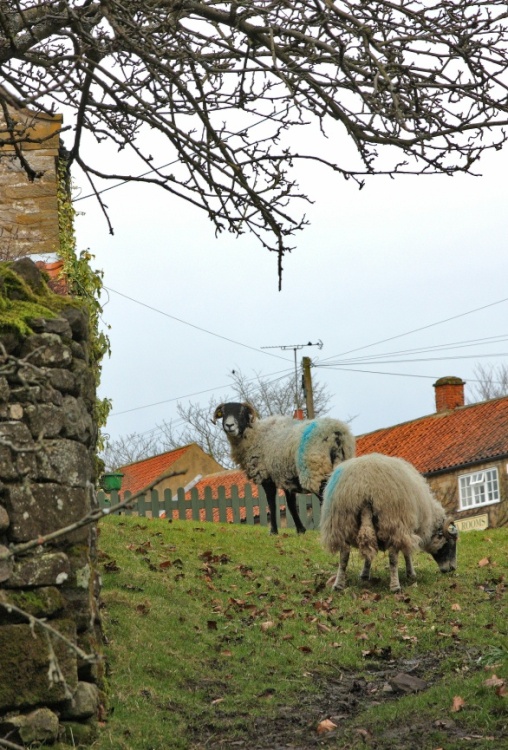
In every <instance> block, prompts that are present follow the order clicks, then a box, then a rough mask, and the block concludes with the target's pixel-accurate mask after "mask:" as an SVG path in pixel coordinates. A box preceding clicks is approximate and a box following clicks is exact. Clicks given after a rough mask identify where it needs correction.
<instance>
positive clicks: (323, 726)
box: [317, 719, 337, 734]
mask: <svg viewBox="0 0 508 750" xmlns="http://www.w3.org/2000/svg"><path fill="white" fill-rule="evenodd" d="M334 729H337V724H334V723H333V721H330V719H323V721H320V722H319V724H318V725H317V733H318V734H325V733H326V732H332V731H333V730H334Z"/></svg>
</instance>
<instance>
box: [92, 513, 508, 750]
mask: <svg viewBox="0 0 508 750" xmlns="http://www.w3.org/2000/svg"><path fill="white" fill-rule="evenodd" d="M100 550H101V552H100V559H101V563H100V564H101V568H102V575H103V582H104V588H103V602H104V608H103V619H104V628H105V632H106V635H107V638H108V646H107V651H106V658H107V663H108V672H109V678H108V679H109V690H110V705H109V712H108V716H107V721H105V722H104V726H103V727H102V729H101V735H100V737H99V739H98V740H97V742H96V743H95V745H94V748H95V750H111V749H112V748H114V749H115V750H198V749H199V750H205V748H206V749H207V750H208V749H209V748H215V749H217V748H240V749H241V748H249V750H252V749H253V748H256V749H257V748H264V749H265V750H268V749H269V748H270V749H272V750H275V749H276V748H285V747H291V748H300V749H303V748H311V747H312V748H314V747H316V746H318V747H319V746H321V745H323V746H325V747H327V748H360V747H374V748H380V749H385V748H386V749H388V748H390V750H397V749H398V748H400V750H407V749H408V748H412V747H417V748H419V750H427V749H428V750H436V749H437V748H443V749H444V750H455V749H456V748H468V749H470V748H474V749H475V750H483V748H489V749H492V750H498V749H499V748H503V747H508V695H507V686H508V658H507V654H508V652H507V649H508V639H507V637H506V636H507V628H508V621H507V611H506V597H507V581H506V577H505V575H506V573H505V571H506V570H507V569H508V529H507V528H504V529H489V530H488V531H485V532H469V533H467V534H463V535H462V537H461V539H460V541H459V552H458V563H459V567H458V571H457V573H455V574H452V575H450V576H443V575H442V574H440V573H439V570H438V568H437V566H436V565H435V563H434V561H433V560H432V559H431V558H430V557H429V556H427V555H425V554H420V555H418V556H417V557H416V560H415V563H416V570H417V575H418V582H417V584H414V585H410V586H407V587H406V588H404V590H403V593H401V594H397V595H393V594H390V592H389V590H388V579H389V576H388V566H387V558H386V556H385V555H379V556H378V558H377V560H376V562H375V563H374V567H373V575H374V579H373V581H372V582H371V583H370V584H369V585H367V586H366V585H365V584H360V582H359V581H358V574H359V571H360V560H359V558H358V555H357V554H354V553H353V554H352V559H351V562H350V570H349V571H348V572H349V587H348V588H347V589H346V591H345V592H344V593H336V592H332V591H331V590H330V589H329V588H328V587H327V586H326V582H327V580H328V578H329V577H330V575H331V574H332V573H333V572H335V569H336V565H337V562H336V560H335V559H332V558H331V557H330V555H328V554H327V553H325V552H324V551H323V550H322V549H321V547H320V544H319V535H318V534H317V533H316V532H308V533H307V534H305V535H304V536H297V535H296V534H295V533H294V532H288V533H281V534H280V535H279V536H278V537H273V536H270V535H269V534H268V532H267V530H266V528H261V527H259V526H254V527H247V526H243V525H242V526H239V525H219V524H211V523H208V524H206V523H203V524H198V523H194V522H190V521H188V522H174V523H168V522H167V521H159V520H147V519H140V518H132V517H131V518H126V517H114V518H108V519H106V520H104V521H103V522H101V528H100ZM402 562H403V561H401V563H402ZM402 576H403V574H401V582H402V583H403V577H402ZM403 586H404V583H403ZM400 673H404V674H405V675H408V676H409V679H412V678H419V679H420V680H423V684H421V683H420V685H419V686H420V688H421V689H420V690H418V692H414V691H410V692H405V691H404V690H403V689H402V688H401V684H400V678H398V677H397V675H399V674H400ZM410 687H411V686H410ZM413 687H414V686H413ZM324 720H329V721H330V722H331V724H330V725H328V727H329V728H330V729H331V731H326V732H324V731H323V732H322V733H321V732H320V731H319V730H320V729H321V728H324V727H323V726H322V724H321V722H323V721H324Z"/></svg>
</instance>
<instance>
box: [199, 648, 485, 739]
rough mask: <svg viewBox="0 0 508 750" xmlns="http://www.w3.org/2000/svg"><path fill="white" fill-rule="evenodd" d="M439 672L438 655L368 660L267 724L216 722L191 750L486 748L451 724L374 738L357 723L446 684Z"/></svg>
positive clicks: (323, 682) (403, 728)
mask: <svg viewBox="0 0 508 750" xmlns="http://www.w3.org/2000/svg"><path fill="white" fill-rule="evenodd" d="M441 670H442V655H439V654H431V655H428V654H427V655H424V656H422V657H421V658H419V659H412V660H400V661H398V662H395V661H392V660H390V659H389V657H388V656H386V655H385V658H383V656H382V655H381V654H380V655H378V658H373V659H372V660H370V661H369V660H366V668H365V670H364V672H363V674H362V676H361V677H360V676H357V675H354V674H351V673H348V672H347V671H342V670H340V669H339V670H338V671H337V675H336V676H328V677H326V678H325V677H323V675H318V674H316V675H313V676H312V679H313V680H314V682H315V688H316V690H315V692H313V693H312V694H305V695H303V696H302V698H301V701H300V702H299V703H298V705H297V706H283V707H280V708H279V709H278V711H277V714H276V716H270V718H266V719H264V718H256V719H252V718H251V719H249V718H248V717H247V716H246V717H244V718H245V723H244V725H243V728H242V729H240V728H239V725H238V723H237V725H236V728H235V731H234V732H230V731H228V729H227V728H226V726H225V725H227V723H228V719H227V717H226V716H224V717H223V719H224V723H222V722H221V720H220V718H219V717H217V719H218V721H217V724H215V726H214V727H209V730H210V731H209V733H208V736H206V737H203V736H201V737H200V738H199V739H198V738H197V737H196V738H194V742H193V744H191V745H190V747H191V748H192V750H204V749H205V748H206V749H207V750H209V749H211V750H233V749H234V748H237V749H239V750H247V749H248V750H307V749H310V748H315V747H330V748H343V749H344V750H346V749H347V750H353V748H354V749H356V748H358V749H359V748H362V747H369V748H378V749H381V748H382V749H383V750H384V749H385V748H386V750H388V748H389V749H390V750H408V748H411V747H415V748H416V747H418V748H427V747H436V748H437V747H440V743H443V741H444V740H451V739H452V738H453V740H454V742H457V741H458V742H459V745H454V746H457V747H458V746H460V745H461V742H460V740H461V738H463V739H464V743H465V744H464V747H466V746H467V747H468V748H475V747H478V746H480V745H481V746H482V747H485V746H486V745H485V744H483V741H484V740H486V739H487V738H485V737H482V738H480V737H478V738H475V737H474V736H473V737H472V736H467V737H466V736H465V735H464V734H463V733H462V731H461V730H460V729H459V728H458V727H457V725H456V723H455V721H453V720H451V719H450V720H446V721H436V722H434V723H430V724H425V723H423V722H421V721H418V720H417V721H416V722H414V723H411V724H405V725H397V726H396V727H394V726H389V727H387V728H386V729H385V730H383V731H382V732H381V733H380V734H378V735H377V736H376V737H374V736H372V734H371V732H370V731H369V730H368V728H366V727H362V726H361V725H359V724H358V722H357V721H356V717H358V715H359V714H361V713H362V712H363V711H365V710H368V709H369V707H370V706H375V705H379V704H380V703H384V702H386V701H397V700H400V698H401V697H403V696H405V695H408V694H409V693H412V692H417V691H421V690H426V689H428V688H429V687H431V686H432V685H435V684H436V683H438V682H439V680H441V679H442V678H443V673H442V671H441ZM236 718H237V719H238V718H239V717H236ZM322 722H325V726H326V729H325V726H323V732H322V733H320V732H319V727H320V725H321V723H322ZM327 722H331V724H328V723H327ZM221 724H222V726H221ZM332 725H335V727H333V726H332ZM476 739H478V742H476V741H475V740H476ZM488 739H492V740H493V742H492V748H495V747H496V742H495V741H494V740H495V739H496V738H495V737H492V738H488ZM480 740H481V742H480ZM435 742H437V743H438V744H435ZM496 750H497V748H496Z"/></svg>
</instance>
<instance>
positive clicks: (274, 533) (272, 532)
mask: <svg viewBox="0 0 508 750" xmlns="http://www.w3.org/2000/svg"><path fill="white" fill-rule="evenodd" d="M278 533H279V532H278V531H277V529H270V536H271V535H272V534H273V535H277V534H278Z"/></svg>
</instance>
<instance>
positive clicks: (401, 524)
mask: <svg viewBox="0 0 508 750" xmlns="http://www.w3.org/2000/svg"><path fill="white" fill-rule="evenodd" d="M320 528H321V541H322V543H323V546H324V547H325V549H327V550H328V551H329V552H337V551H338V552H339V553H340V563H339V569H338V571H337V576H336V578H335V582H334V584H333V588H334V589H343V588H345V585H346V568H347V564H348V560H349V553H350V548H351V547H356V548H357V549H359V551H360V554H361V555H362V557H363V559H364V565H363V570H362V572H361V574H360V578H361V579H364V580H368V579H369V577H370V567H371V564H372V561H373V559H374V557H375V556H376V553H377V552H378V550H388V558H389V562H390V590H391V591H393V592H396V591H400V583H399V573H398V567H397V562H398V554H399V552H402V554H403V555H404V559H405V561H406V574H407V576H408V578H410V579H414V578H416V574H415V571H414V568H413V562H412V559H411V554H412V552H413V551H414V550H417V549H421V550H423V551H425V552H428V553H429V554H431V555H432V557H433V558H434V560H435V561H436V562H437V564H438V565H439V569H440V570H441V572H442V573H447V572H449V571H450V570H455V569H456V567H457V557H456V545H457V538H458V531H457V527H456V526H455V524H454V522H453V520H452V519H451V518H448V517H447V516H446V513H445V510H444V508H443V507H442V505H441V504H440V503H439V502H438V501H437V500H436V498H435V497H434V495H433V494H432V492H431V490H430V487H429V485H428V483H427V481H426V480H425V479H424V477H423V476H422V475H421V474H420V473H419V472H418V471H417V470H416V469H415V468H414V466H412V465H411V464H410V463H408V462H407V461H404V460H403V459H402V458H393V457H390V456H383V455H381V454H379V453H371V454H368V455H365V456H359V457H358V458H352V459H350V460H348V461H344V463H342V464H341V465H340V466H338V467H337V468H336V469H335V470H334V471H333V473H332V475H331V476H330V479H329V480H328V483H327V485H326V487H325V490H324V502H323V507H322V512H321V523H320Z"/></svg>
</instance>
